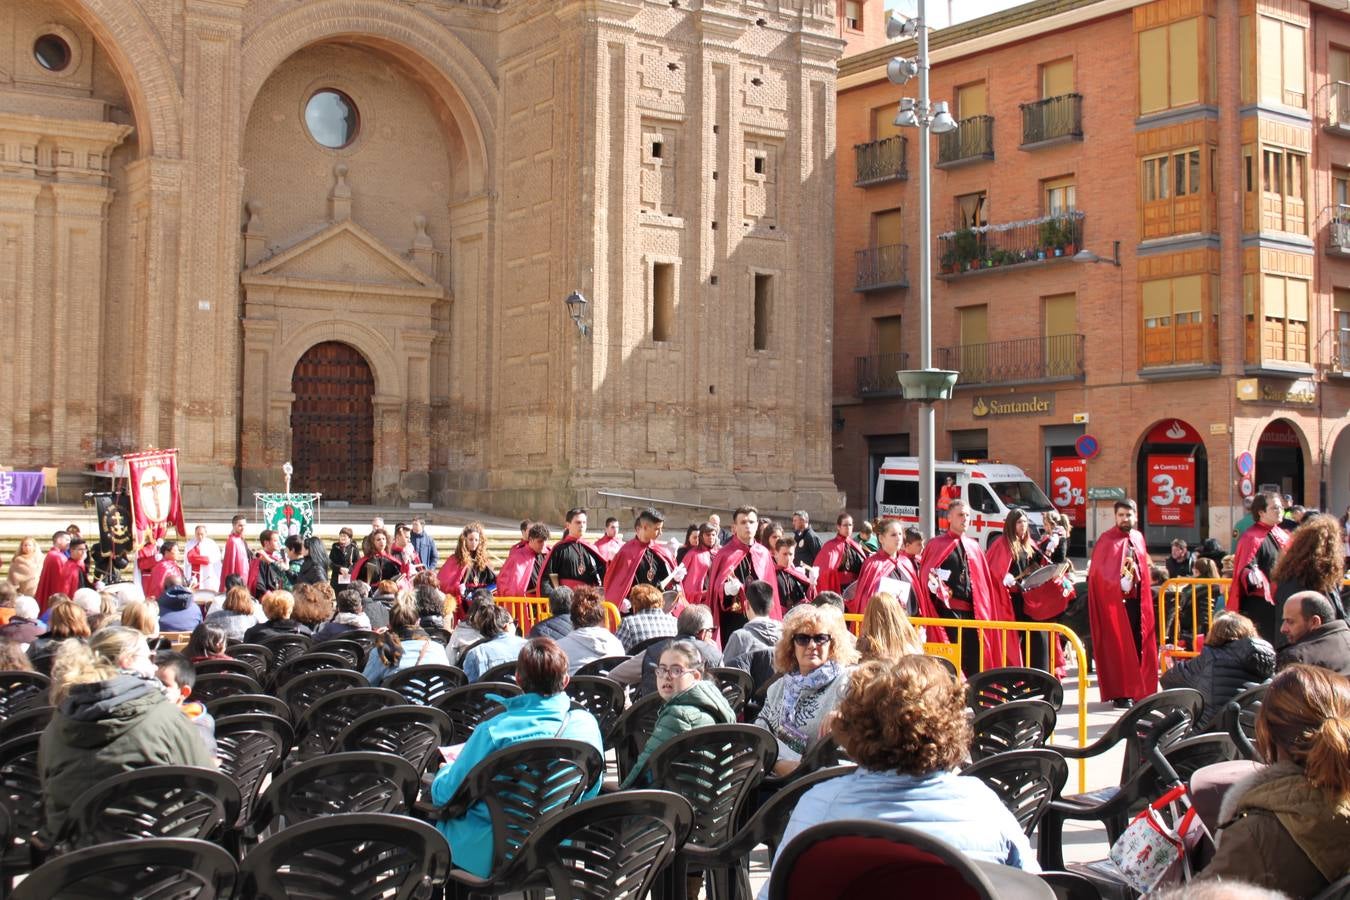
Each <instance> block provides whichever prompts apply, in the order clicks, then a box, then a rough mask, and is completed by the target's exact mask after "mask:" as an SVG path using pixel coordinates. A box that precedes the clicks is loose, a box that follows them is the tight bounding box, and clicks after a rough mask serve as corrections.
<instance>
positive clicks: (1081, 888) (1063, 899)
mask: <svg viewBox="0 0 1350 900" xmlns="http://www.w3.org/2000/svg"><path fill="white" fill-rule="evenodd" d="M1041 881H1044V882H1045V883H1046V884H1048V885H1050V890H1052V891H1054V892H1055V900H1102V892H1101V891H1100V890H1098V888H1097V885H1095V884H1093V882H1092V879H1090V878H1087V877H1085V876H1083V875H1079V874H1078V873H1077V872H1042V873H1041Z"/></svg>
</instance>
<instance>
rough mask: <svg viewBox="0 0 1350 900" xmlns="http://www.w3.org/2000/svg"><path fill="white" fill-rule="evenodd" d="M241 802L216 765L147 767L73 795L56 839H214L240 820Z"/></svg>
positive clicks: (73, 842)
mask: <svg viewBox="0 0 1350 900" xmlns="http://www.w3.org/2000/svg"><path fill="white" fill-rule="evenodd" d="M240 804H241V801H240V792H239V788H238V786H237V785H236V784H235V783H234V781H233V780H232V779H231V778H230V776H229V775H226V774H224V773H221V772H217V771H216V770H215V769H200V768H196V767H194V766H149V767H147V768H144V769H136V770H133V771H131V772H123V773H122V774H120V775H114V776H112V777H111V778H105V779H103V780H102V781H100V782H99V783H98V784H96V785H94V786H93V787H91V788H89V789H88V790H87V791H85V792H84V793H82V794H80V796H78V797H76V798H75V802H74V803H72V804H71V805H70V810H69V811H68V812H67V814H66V821H65V825H64V827H63V828H62V831H61V835H60V836H59V840H61V841H62V842H63V843H65V844H69V845H70V846H71V847H74V848H77V849H78V848H83V847H90V846H93V845H95V844H106V843H109V842H111V841H124V840H141V839H145V838H197V839H199V840H203V841H219V840H220V839H221V837H222V835H224V833H225V831H226V830H227V829H230V828H233V827H234V824H235V823H236V822H237V821H238V820H239V809H240Z"/></svg>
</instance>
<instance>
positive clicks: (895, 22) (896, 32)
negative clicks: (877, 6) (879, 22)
mask: <svg viewBox="0 0 1350 900" xmlns="http://www.w3.org/2000/svg"><path fill="white" fill-rule="evenodd" d="M920 24H921V23H920V21H919V20H918V18H912V19H902V18H900V16H899V15H897V14H896V13H895V11H894V10H892V11H891V14H890V15H889V16H887V17H886V39H887V40H889V41H894V40H897V39H899V38H907V37H914V35H916V34H918V33H919V26H920Z"/></svg>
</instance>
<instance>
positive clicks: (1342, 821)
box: [1200, 762, 1350, 900]
mask: <svg viewBox="0 0 1350 900" xmlns="http://www.w3.org/2000/svg"><path fill="white" fill-rule="evenodd" d="M1219 822H1220V826H1219V827H1220V828H1221V829H1222V830H1221V831H1220V833H1219V849H1218V852H1217V853H1216V854H1215V855H1214V859H1213V861H1211V862H1210V864H1209V865H1208V866H1207V867H1206V868H1205V870H1204V872H1202V873H1201V875H1200V877H1201V878H1202V879H1206V880H1211V879H1218V878H1222V879H1226V880H1233V881H1245V882H1249V883H1251V884H1256V885H1260V886H1261V887H1265V888H1270V889H1271V890H1277V891H1283V892H1284V893H1285V894H1288V895H1289V896H1290V897H1291V898H1293V900H1299V898H1304V897H1313V896H1316V895H1317V894H1318V893H1319V892H1320V891H1321V890H1323V889H1324V888H1325V887H1326V886H1327V885H1328V884H1330V883H1331V882H1333V881H1335V880H1336V879H1338V878H1340V877H1341V876H1343V875H1345V874H1346V873H1347V872H1350V808H1348V807H1346V806H1342V807H1341V808H1339V809H1337V808H1336V806H1335V805H1334V804H1333V803H1332V801H1331V800H1330V798H1329V797H1328V796H1327V794H1326V792H1325V791H1323V790H1322V789H1321V788H1319V787H1316V786H1314V785H1313V784H1311V783H1310V782H1309V781H1308V779H1307V778H1305V777H1304V775H1303V771H1302V770H1301V769H1300V768H1299V767H1298V766H1297V765H1295V764H1293V763H1290V762H1282V763H1276V764H1275V765H1273V766H1269V767H1267V768H1265V769H1263V770H1262V771H1260V772H1257V773H1255V774H1253V775H1251V776H1250V777H1248V778H1245V779H1243V780H1242V781H1239V782H1238V783H1237V784H1235V785H1233V787H1232V788H1230V789H1229V791H1228V795H1227V796H1226V797H1225V798H1224V803H1223V808H1222V810H1221V811H1220V813H1219Z"/></svg>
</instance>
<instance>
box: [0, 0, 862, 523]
mask: <svg viewBox="0 0 1350 900" xmlns="http://www.w3.org/2000/svg"><path fill="white" fill-rule="evenodd" d="M837 6H838V4H837V3H836V0H662V2H655V0H459V2H453V0H11V2H6V3H4V4H0V314H3V317H4V320H5V321H7V322H8V323H9V326H10V330H9V336H10V339H9V342H8V344H9V347H8V350H9V352H7V353H5V354H3V355H0V462H3V463H5V464H7V465H11V466H13V467H15V468H20V469H22V468H32V467H36V466H42V465H57V466H60V467H61V477H62V479H63V481H69V480H72V479H73V480H75V482H76V483H78V478H79V473H80V472H82V471H84V470H87V469H88V468H89V464H90V461H91V460H93V459H95V458H97V457H101V456H107V455H111V454H115V453H118V452H123V451H131V450H136V449H142V448H149V447H177V448H179V451H180V471H181V474H182V478H183V482H184V486H185V492H186V500H187V503H188V504H189V505H197V506H201V505H234V504H236V503H240V502H243V503H245V504H247V503H248V502H249V495H250V494H251V493H253V492H254V491H258V490H277V489H279V488H280V487H281V483H282V475H281V466H282V464H283V463H284V462H286V461H287V460H291V461H293V462H294V464H295V467H296V478H295V482H294V486H295V488H296V489H299V490H320V491H323V492H324V493H325V495H326V496H327V497H328V498H329V499H347V500H351V501H353V502H358V503H361V502H365V503H376V504H402V503H407V502H412V501H430V502H434V503H437V504H438V505H449V506H457V507H469V508H481V509H487V510H493V511H496V512H500V513H503V514H515V513H536V514H542V513H548V512H550V511H553V510H558V509H561V508H564V507H566V506H568V505H570V504H573V503H578V502H580V503H585V504H588V505H591V506H593V507H596V508H601V509H603V508H616V509H617V508H620V507H626V506H630V505H632V504H633V503H635V502H637V501H621V500H612V499H611V500H607V499H606V498H605V497H604V496H602V495H601V494H600V493H598V492H600V491H607V492H614V493H620V494H630V495H635V496H640V497H647V496H653V497H658V498H670V499H674V500H679V501H681V502H686V503H690V504H693V505H698V506H706V507H712V508H724V507H725V506H727V505H728V504H731V503H737V502H753V503H757V504H758V505H760V506H761V508H766V509H772V510H780V511H781V510H788V509H792V508H794V507H797V506H805V507H807V508H810V509H813V510H820V511H822V512H823V511H826V510H831V509H834V508H837V507H838V505H839V504H840V502H841V500H840V496H839V494H838V492H837V490H836V489H835V486H834V482H833V478H832V476H831V474H830V465H831V453H830V442H831V420H830V396H831V395H830V357H831V321H832V303H833V301H832V297H831V293H832V291H831V285H832V281H833V275H832V267H833V263H832V237H831V235H832V220H833V202H834V201H833V197H834V175H833V173H834V164H833V156H834V153H835V146H834V133H835V126H834V103H835V101H834V81H835V75H834V72H835V60H836V58H837V56H838V54H839V53H840V50H841V49H842V47H843V42H842V41H841V40H839V38H838V29H837V22H836V18H837V16H836V14H837ZM574 291H576V292H580V294H581V295H583V296H584V297H585V298H586V300H587V301H588V303H587V304H586V306H585V312H584V315H583V318H582V324H583V325H584V326H585V333H583V330H582V329H580V328H578V327H577V325H576V324H575V323H574V322H573V321H572V319H571V317H570V314H569V309H568V307H567V306H566V305H565V303H564V298H566V297H568V295H569V294H570V293H572V292H574Z"/></svg>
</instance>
